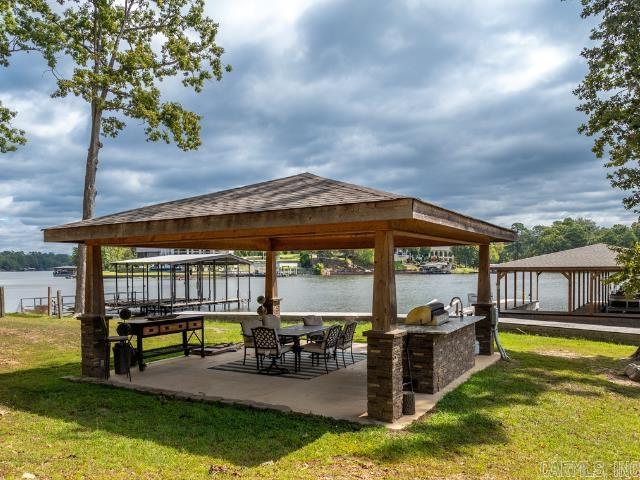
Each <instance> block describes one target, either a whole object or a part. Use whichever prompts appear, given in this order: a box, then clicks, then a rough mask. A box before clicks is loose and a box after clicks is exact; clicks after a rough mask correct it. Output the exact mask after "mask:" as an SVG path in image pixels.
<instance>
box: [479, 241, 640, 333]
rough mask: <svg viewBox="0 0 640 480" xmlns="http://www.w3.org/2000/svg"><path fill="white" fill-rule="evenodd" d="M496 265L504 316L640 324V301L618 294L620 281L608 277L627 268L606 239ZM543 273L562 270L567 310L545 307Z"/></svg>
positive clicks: (624, 325) (622, 324) (499, 297)
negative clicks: (541, 279)
mask: <svg viewBox="0 0 640 480" xmlns="http://www.w3.org/2000/svg"><path fill="white" fill-rule="evenodd" d="M492 268H493V269H494V270H495V271H496V274H497V275H496V294H497V299H496V303H497V306H498V309H499V311H500V314H501V316H503V317H509V318H520V319H531V320H541V321H558V322H572V323H585V324H595V325H610V326H619V327H637V326H638V325H640V300H635V301H634V300H633V299H632V300H627V299H625V298H624V296H620V295H616V290H617V287H616V285H613V284H611V283H610V282H609V281H608V280H609V278H610V277H611V275H612V274H614V273H615V272H619V271H620V270H621V269H622V267H621V266H620V265H618V263H617V262H616V253H615V252H614V251H613V250H612V249H611V248H609V247H608V246H607V245H605V244H604V243H598V244H594V245H587V246H585V247H579V248H573V249H569V250H564V251H561V252H554V253H549V254H545V255H538V256H535V257H529V258H523V259H520V260H514V261H511V262H505V263H501V264H497V265H493V266H492ZM543 274H560V275H562V276H563V277H564V278H565V279H566V308H564V309H553V310H550V309H545V308H540V307H539V304H540V302H541V298H540V293H539V292H540V288H539V286H540V282H539V278H540V276H541V275H543ZM542 300H543V299H542Z"/></svg>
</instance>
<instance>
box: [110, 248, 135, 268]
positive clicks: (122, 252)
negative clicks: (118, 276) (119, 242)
mask: <svg viewBox="0 0 640 480" xmlns="http://www.w3.org/2000/svg"><path fill="white" fill-rule="evenodd" d="M135 256H136V254H135V251H134V250H133V248H130V247H102V269H103V270H112V269H113V266H112V263H113V262H118V261H120V260H128V259H130V258H135Z"/></svg>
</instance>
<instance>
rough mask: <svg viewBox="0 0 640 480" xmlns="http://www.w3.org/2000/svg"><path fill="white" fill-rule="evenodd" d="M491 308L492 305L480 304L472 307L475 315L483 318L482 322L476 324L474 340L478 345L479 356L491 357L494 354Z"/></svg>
mask: <svg viewBox="0 0 640 480" xmlns="http://www.w3.org/2000/svg"><path fill="white" fill-rule="evenodd" d="M492 306H493V305H486V304H480V303H477V304H475V305H474V307H475V314H476V315H479V316H481V317H485V319H484V320H480V321H479V322H477V323H476V340H477V341H478V343H479V344H480V355H493V352H494V344H495V342H494V338H493V337H494V335H493V325H492V324H491V307H492Z"/></svg>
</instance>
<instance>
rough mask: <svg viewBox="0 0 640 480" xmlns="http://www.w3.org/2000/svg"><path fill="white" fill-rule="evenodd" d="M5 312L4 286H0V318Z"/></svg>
mask: <svg viewBox="0 0 640 480" xmlns="http://www.w3.org/2000/svg"><path fill="white" fill-rule="evenodd" d="M5 315H6V312H5V310H4V287H0V318H4V316H5Z"/></svg>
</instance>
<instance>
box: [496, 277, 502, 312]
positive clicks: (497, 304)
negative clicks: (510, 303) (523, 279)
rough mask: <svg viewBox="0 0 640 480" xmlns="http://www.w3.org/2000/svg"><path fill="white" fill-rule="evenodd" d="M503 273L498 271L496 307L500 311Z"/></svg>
mask: <svg viewBox="0 0 640 480" xmlns="http://www.w3.org/2000/svg"><path fill="white" fill-rule="evenodd" d="M502 275H503V274H502V273H501V272H498V273H497V274H496V307H498V311H500V309H501V305H500V304H501V301H502V299H501V297H500V280H502Z"/></svg>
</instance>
